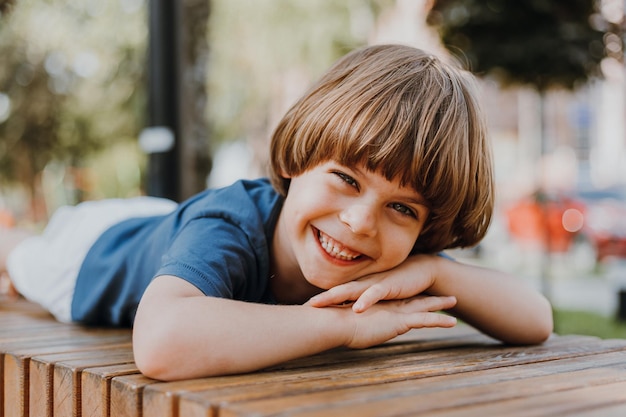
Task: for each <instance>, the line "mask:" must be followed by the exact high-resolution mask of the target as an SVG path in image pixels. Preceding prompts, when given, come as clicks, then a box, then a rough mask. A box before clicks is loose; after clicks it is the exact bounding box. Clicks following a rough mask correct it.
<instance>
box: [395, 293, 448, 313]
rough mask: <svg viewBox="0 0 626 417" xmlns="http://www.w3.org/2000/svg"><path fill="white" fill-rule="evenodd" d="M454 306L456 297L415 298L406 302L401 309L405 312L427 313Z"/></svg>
mask: <svg viewBox="0 0 626 417" xmlns="http://www.w3.org/2000/svg"><path fill="white" fill-rule="evenodd" d="M455 305H456V297H453V296H448V297H437V296H417V297H413V298H412V299H410V300H408V302H407V303H406V304H405V306H404V307H403V308H405V309H406V310H405V311H406V312H428V311H441V310H448V309H451V308H452V307H454V306H455Z"/></svg>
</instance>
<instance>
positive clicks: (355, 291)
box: [307, 281, 366, 307]
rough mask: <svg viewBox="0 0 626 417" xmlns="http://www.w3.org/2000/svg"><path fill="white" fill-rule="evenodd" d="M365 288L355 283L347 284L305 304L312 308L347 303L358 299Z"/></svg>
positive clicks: (323, 293) (312, 298)
mask: <svg viewBox="0 0 626 417" xmlns="http://www.w3.org/2000/svg"><path fill="white" fill-rule="evenodd" d="M365 288H366V286H364V285H359V283H358V282H357V281H352V282H348V283H346V284H342V285H338V286H336V287H333V288H331V289H329V290H327V291H324V292H322V293H319V294H317V295H315V296H313V297H311V299H309V301H307V304H308V305H311V306H313V307H328V306H332V305H340V304H344V303H345V302H347V301H354V300H356V299H358V298H359V297H360V296H361V293H362V292H363V291H364V289H365Z"/></svg>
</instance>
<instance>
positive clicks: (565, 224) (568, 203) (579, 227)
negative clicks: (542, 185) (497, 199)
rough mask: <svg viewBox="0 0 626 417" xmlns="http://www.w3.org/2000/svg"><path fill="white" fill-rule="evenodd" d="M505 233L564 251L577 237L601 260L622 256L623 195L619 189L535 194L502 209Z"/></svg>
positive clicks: (625, 241) (625, 243)
mask: <svg viewBox="0 0 626 417" xmlns="http://www.w3.org/2000/svg"><path fill="white" fill-rule="evenodd" d="M505 215H506V218H507V223H508V229H509V233H510V234H511V236H512V238H513V239H515V240H517V241H519V242H521V243H532V244H538V245H542V246H543V247H545V248H547V250H548V251H550V252H557V253H558V252H566V251H568V250H569V248H570V247H571V245H572V243H573V242H574V239H575V238H576V237H577V236H582V237H583V238H584V239H586V240H587V241H588V242H589V244H590V245H591V246H592V247H593V250H594V251H595V257H596V259H597V260H598V261H602V260H604V259H606V258H608V257H620V258H626V195H625V194H623V193H622V192H620V191H612V190H591V191H578V192H576V193H572V194H571V195H565V194H549V195H548V194H545V193H535V194H533V195H532V196H528V197H526V198H523V199H521V200H519V201H518V202H516V203H515V204H514V205H512V206H511V207H510V208H509V209H508V210H506V212H505Z"/></svg>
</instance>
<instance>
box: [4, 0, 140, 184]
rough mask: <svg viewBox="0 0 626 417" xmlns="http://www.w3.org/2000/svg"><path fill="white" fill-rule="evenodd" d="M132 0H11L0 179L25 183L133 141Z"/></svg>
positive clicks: (136, 110) (135, 60)
mask: <svg viewBox="0 0 626 417" xmlns="http://www.w3.org/2000/svg"><path fill="white" fill-rule="evenodd" d="M143 6H144V5H143V2H142V1H141V0H139V1H137V0H124V1H116V2H93V1H89V2H75V1H71V0H20V1H19V2H16V3H15V5H14V6H13V7H12V10H11V12H10V13H9V14H7V15H6V16H3V19H2V25H1V26H0V56H2V57H3V58H2V65H0V101H3V102H4V103H5V106H4V112H2V106H1V105H0V182H3V183H5V184H6V183H16V182H17V183H21V184H24V185H25V186H27V187H35V184H36V181H37V178H38V175H39V174H40V173H41V172H42V171H43V169H44V168H45V167H46V165H47V164H49V163H50V162H51V161H59V162H63V163H65V164H66V165H70V166H71V165H75V164H80V163H81V161H83V160H85V158H86V157H87V156H88V155H91V154H93V153H94V152H95V151H97V150H100V149H103V148H105V147H107V146H110V145H111V144H112V143H116V142H119V141H125V140H126V141H127V140H129V138H136V137H137V134H138V131H139V129H140V127H141V125H142V118H143V113H144V108H145V106H144V101H145V98H144V90H143V84H144V81H143V78H144V67H145V44H146V16H145V8H144V7H143Z"/></svg>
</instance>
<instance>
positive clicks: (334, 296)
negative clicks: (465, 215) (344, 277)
mask: <svg viewBox="0 0 626 417" xmlns="http://www.w3.org/2000/svg"><path fill="white" fill-rule="evenodd" d="M437 258H438V257H436V256H433V255H415V256H411V257H409V258H408V259H407V260H406V261H404V262H403V263H402V264H400V265H399V266H397V267H395V268H393V269H390V270H388V271H384V272H379V273H376V274H372V275H367V276H365V277H362V278H359V279H357V280H355V281H351V282H347V283H345V284H342V285H338V286H336V287H333V288H331V289H329V290H327V291H325V292H322V293H320V294H318V295H316V296H314V297H313V298H311V299H310V300H309V301H308V302H307V303H306V304H307V305H310V306H313V307H328V306H331V305H341V304H345V303H347V302H351V301H354V304H353V305H352V310H353V311H354V312H356V313H362V312H364V311H365V310H367V309H368V308H370V307H371V306H372V305H374V304H376V303H377V302H379V301H381V300H402V299H408V298H411V297H414V296H416V295H418V294H422V293H423V292H424V291H426V290H427V289H428V288H430V287H431V286H432V285H433V283H434V281H435V273H434V267H433V260H434V259H437Z"/></svg>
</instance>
